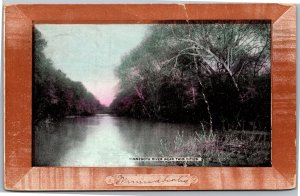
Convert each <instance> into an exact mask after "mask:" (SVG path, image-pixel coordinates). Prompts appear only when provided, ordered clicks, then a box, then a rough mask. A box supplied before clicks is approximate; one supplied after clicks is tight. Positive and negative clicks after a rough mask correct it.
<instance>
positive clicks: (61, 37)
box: [35, 24, 149, 106]
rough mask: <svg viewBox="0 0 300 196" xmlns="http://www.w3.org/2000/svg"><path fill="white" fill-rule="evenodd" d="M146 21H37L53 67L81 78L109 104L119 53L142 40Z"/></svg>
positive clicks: (123, 53)
mask: <svg viewBox="0 0 300 196" xmlns="http://www.w3.org/2000/svg"><path fill="white" fill-rule="evenodd" d="M148 26H149V25H145V24H96V25H92V24H89V25H87V24H67V25H65V24H39V25H35V27H36V28H37V29H38V30H39V31H40V32H41V33H42V36H43V37H44V38H45V39H46V41H47V47H46V48H45V50H44V53H45V55H46V56H47V57H48V58H50V59H51V60H52V61H53V63H54V67H55V68H57V69H60V70H61V71H62V72H64V73H66V74H67V76H68V77H69V78H70V79H71V80H73V81H80V82H82V83H83V85H84V86H85V87H86V88H87V89H88V91H90V92H91V93H93V94H94V95H95V97H96V98H97V99H98V100H99V101H100V103H101V104H104V105H106V106H109V104H110V103H111V102H112V101H113V99H114V97H115V95H116V93H117V91H118V78H117V77H116V76H115V74H114V70H115V68H116V67H117V66H118V65H119V64H120V62H121V58H122V56H124V55H125V54H127V53H129V52H130V50H131V49H133V48H135V47H136V46H138V45H139V43H141V41H142V40H143V38H144V36H145V34H146V31H147V28H148Z"/></svg>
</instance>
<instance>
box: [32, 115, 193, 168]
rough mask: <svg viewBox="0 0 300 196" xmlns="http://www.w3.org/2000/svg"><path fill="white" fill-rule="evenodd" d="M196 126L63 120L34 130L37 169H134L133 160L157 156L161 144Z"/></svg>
mask: <svg viewBox="0 0 300 196" xmlns="http://www.w3.org/2000/svg"><path fill="white" fill-rule="evenodd" d="M195 129H196V126H193V125H189V124H171V123H161V122H151V121H142V120H136V119H129V118H121V117H116V116H111V115H104V114H102V115H97V116H92V117H74V118H66V119H64V120H63V121H61V122H59V123H57V124H52V125H47V126H46V125H45V126H43V127H40V128H39V129H37V130H35V134H34V135H35V136H34V141H33V142H34V149H35V150H34V165H36V166H136V165H137V164H140V163H138V162H135V161H131V160H130V158H132V157H137V156H138V157H146V156H160V150H161V143H164V142H168V141H172V140H174V139H175V136H176V133H177V132H178V131H182V130H185V132H184V134H185V135H186V136H187V137H188V136H189V135H191V134H192V133H193V130H195Z"/></svg>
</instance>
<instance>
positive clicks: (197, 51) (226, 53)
mask: <svg viewBox="0 0 300 196" xmlns="http://www.w3.org/2000/svg"><path fill="white" fill-rule="evenodd" d="M116 75H117V76H118V78H119V79H120V91H119V93H118V95H117V96H116V99H115V100H114V101H113V103H112V104H111V109H112V110H113V111H114V112H115V113H116V114H118V115H123V116H131V117H135V118H148V119H154V120H161V121H171V122H195V123H202V124H203V125H204V126H206V127H208V128H209V130H211V131H212V130H222V129H227V130H228V129H234V130H238V129H257V130H266V131H269V130H270V129H271V125H270V119H271V117H270V113H271V76H270V25H269V24H267V23H257V22H255V23H252V22H249V23H240V24H237V23H209V22H208V23H207V22H205V23H188V24H157V25H152V26H151V27H150V28H149V32H148V34H147V36H146V37H145V39H144V40H143V42H142V43H141V44H140V45H139V46H138V47H136V48H134V49H133V50H132V51H130V53H128V54H127V55H126V56H124V57H123V59H122V61H121V64H120V66H119V67H118V68H117V70H116Z"/></svg>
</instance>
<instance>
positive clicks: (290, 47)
mask: <svg viewBox="0 0 300 196" xmlns="http://www.w3.org/2000/svg"><path fill="white" fill-rule="evenodd" d="M295 13H296V9H295V6H292V5H279V4H219V5H218V4H207V5H206V4H198V5H192V4H189V5H9V6H6V7H5V45H4V48H5V188H6V189H9V190H150V189H151V190H199V189H200V190H211V189H213V190H216V189H218V190H233V189H290V188H294V187H295V180H296V178H295V174H296V119H295V115H296V21H295ZM162 20H271V22H272V167H244V168H243V167H198V168H196V167H117V168H112V167H107V168H104V167H94V168H92V167H90V168H79V167H73V168H72V167H70V168H67V167H32V164H31V150H32V147H31V142H32V140H31V135H32V128H31V108H32V106H31V103H32V102H31V98H32V25H33V24H36V23H58V24H61V23H64V24H68V23H78V24H87V23H94V24H96V23H100V24H101V23H156V22H159V21H162ZM114 174H191V175H194V176H196V177H197V178H198V182H197V183H195V184H191V185H190V186H156V187H149V186H126V187H115V186H113V185H109V184H106V183H105V178H106V177H107V176H113V175H114Z"/></svg>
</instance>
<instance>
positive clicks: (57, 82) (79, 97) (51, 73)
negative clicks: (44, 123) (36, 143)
mask: <svg viewBox="0 0 300 196" xmlns="http://www.w3.org/2000/svg"><path fill="white" fill-rule="evenodd" d="M33 36H34V39H33V40H34V43H33V46H34V48H33V54H34V59H33V63H34V64H33V102H32V104H33V119H34V121H33V123H34V124H36V123H38V122H39V121H41V120H45V119H49V120H58V119H60V118H62V117H64V116H67V115H93V114H95V113H96V112H98V110H99V109H101V108H103V106H102V105H101V104H100V103H99V101H98V100H97V99H96V98H95V97H94V95H92V94H91V93H90V92H88V91H87V89H86V88H85V87H84V86H83V84H82V83H81V82H74V81H72V80H70V79H69V78H68V77H67V76H66V74H65V73H63V72H62V71H61V70H57V69H55V67H54V66H53V62H52V61H51V60H50V59H48V58H46V56H45V55H44V52H43V50H44V48H45V47H46V46H47V42H46V40H45V39H44V38H43V37H42V34H41V33H40V32H39V31H38V30H37V29H34V35H33Z"/></svg>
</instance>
